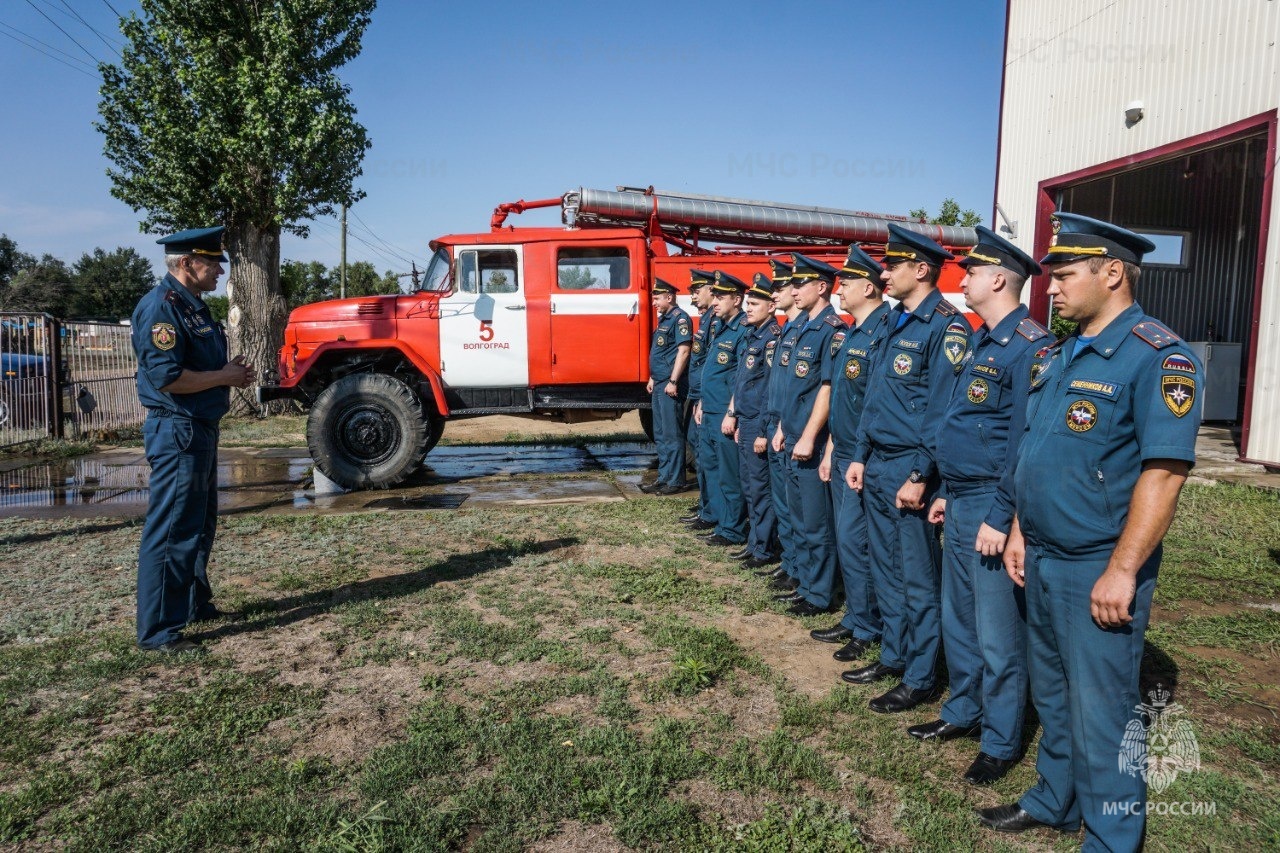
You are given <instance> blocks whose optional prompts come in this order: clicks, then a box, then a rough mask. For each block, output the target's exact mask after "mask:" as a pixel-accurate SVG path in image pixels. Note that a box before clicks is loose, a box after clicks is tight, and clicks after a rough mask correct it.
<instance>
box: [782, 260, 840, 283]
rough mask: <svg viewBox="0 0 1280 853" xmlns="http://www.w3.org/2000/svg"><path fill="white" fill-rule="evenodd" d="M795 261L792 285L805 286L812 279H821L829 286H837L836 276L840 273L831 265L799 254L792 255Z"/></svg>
mask: <svg viewBox="0 0 1280 853" xmlns="http://www.w3.org/2000/svg"><path fill="white" fill-rule="evenodd" d="M791 257H792V258H794V259H795V270H794V271H793V272H792V273H791V283H792V284H793V285H795V284H804V283H805V282H807V281H809V280H810V279H815V278H820V279H822V280H823V281H825V282H826V283H827V284H835V283H836V276H837V275H839V274H840V271H839V270H837V269H836V268H835V267H833V266H831V264H824V263H823V262H822V261H819V260H815V259H813V258H810V257H806V256H805V255H802V254H800V253H799V252H793V253H792V255H791Z"/></svg>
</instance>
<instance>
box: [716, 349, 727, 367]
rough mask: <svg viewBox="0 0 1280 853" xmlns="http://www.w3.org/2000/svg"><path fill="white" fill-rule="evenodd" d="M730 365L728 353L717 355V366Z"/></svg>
mask: <svg viewBox="0 0 1280 853" xmlns="http://www.w3.org/2000/svg"><path fill="white" fill-rule="evenodd" d="M728 363H729V353H727V352H718V353H716V364H728Z"/></svg>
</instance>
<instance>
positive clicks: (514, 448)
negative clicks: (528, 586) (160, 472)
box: [0, 426, 1280, 518]
mask: <svg viewBox="0 0 1280 853" xmlns="http://www.w3.org/2000/svg"><path fill="white" fill-rule="evenodd" d="M1237 453H1238V451H1237V450H1236V445H1235V443H1234V441H1233V438H1232V434H1231V432H1230V430H1229V429H1227V428H1224V427H1214V426H1207V427H1205V428H1203V429H1202V430H1201V432H1200V438H1199V442H1198V444H1197V454H1198V456H1199V464H1198V465H1197V466H1196V468H1195V470H1194V471H1193V474H1192V479H1193V480H1194V481H1199V482H1205V483H1213V482H1231V483H1242V484H1246V485H1252V486H1257V487H1261V488H1271V489H1280V473H1271V472H1268V471H1267V470H1266V469H1265V468H1263V467H1262V466H1261V465H1249V464H1244V463H1240V462H1237V461H1236V457H1237ZM653 459H654V449H653V445H652V444H647V443H640V442H601V443H594V444H586V445H584V446H573V445H554V444H529V445H522V444H500V445H477V446H444V447H437V448H436V449H434V450H433V451H431V453H430V455H428V456H427V460H426V465H425V466H424V467H423V469H422V471H420V472H419V473H417V474H415V475H414V476H413V477H412V478H410V479H409V480H408V481H406V482H405V483H404V484H402V485H401V486H400V487H398V488H395V489H389V490H381V491H364V492H353V493H349V494H333V495H326V494H317V493H316V490H315V486H314V483H313V480H312V476H311V468H312V465H311V458H310V456H309V455H308V454H307V451H306V449H305V448H223V449H222V450H221V451H220V454H219V464H218V484H219V492H220V494H219V502H220V507H219V512H220V514H224V515H228V514H236V513H245V512H259V513H267V514H291V513H316V512H320V513H352V512H378V511H389V510H391V511H394V510H421V509H457V508H458V507H461V506H471V505H474V504H484V503H490V504H495V503H496V504H509V505H520V504H554V503H564V504H574V503H596V502H602V501H623V500H628V499H631V498H635V497H640V496H641V495H642V493H641V492H640V491H639V489H638V486H639V484H640V483H641V482H642V477H643V479H644V480H647V479H650V477H649V476H648V475H646V473H645V469H646V468H647V467H648V465H649V464H650V462H652V461H653ZM149 476H150V467H149V466H148V465H147V460H146V457H145V456H144V455H143V452H142V449H141V448H118V449H114V450H107V451H104V452H100V453H94V454H92V455H89V456H83V457H79V458H76V459H67V460H55V461H49V460H31V459H26V460H24V459H7V460H3V461H0V515H6V516H26V517H45V518H54V517H64V516H73V517H112V518H120V517H131V516H141V515H143V514H144V513H145V512H146V504H147V479H148V477H149ZM674 499H675V500H683V499H685V498H684V497H681V496H677V497H676V498H674Z"/></svg>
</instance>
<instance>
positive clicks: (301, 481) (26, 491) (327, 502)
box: [0, 442, 654, 518]
mask: <svg viewBox="0 0 1280 853" xmlns="http://www.w3.org/2000/svg"><path fill="white" fill-rule="evenodd" d="M653 458H654V451H653V445H652V444H644V443H637V442H611V443H599V444H587V445H585V446H582V447H577V446H563V445H484V446H472V447H460V446H446V447H437V448H436V449H434V450H432V451H431V454H430V455H429V456H428V457H427V460H426V464H425V465H424V466H423V469H422V470H421V471H420V472H418V473H416V474H415V475H414V476H413V477H411V478H410V479H409V480H407V481H406V482H405V483H403V484H402V485H401V486H399V487H398V488H395V489H389V490H379V491H364V492H352V493H349V494H317V493H316V490H315V485H314V482H313V479H312V475H311V469H312V464H311V457H310V456H309V455H308V453H307V451H306V449H305V448H222V449H221V450H220V451H219V456H218V490H219V496H218V497H219V514H221V515H229V514H236V513H244V512H258V513H266V514H290V513H315V512H322V513H330V512H331V513H351V512H365V511H370V512H372V511H387V510H401V509H456V508H458V507H460V506H463V505H466V504H476V503H501V504H515V505H519V504H553V503H566V504H573V503H595V502H601V501H622V500H627V499H629V498H633V497H637V496H641V495H642V492H640V491H639V489H638V486H639V484H640V482H641V477H642V474H643V473H644V470H645V469H646V468H647V467H648V465H649V463H650V462H651V461H652V460H653ZM150 473H151V469H150V466H148V465H147V460H146V457H145V456H144V455H143V452H142V449H141V448H120V449H115V450H108V451H104V452H100V453H95V454H92V455H89V456H83V457H78V458H75V459H66V460H54V461H49V460H31V459H26V460H23V459H10V460H5V461H4V462H3V463H0V515H8V516H24V517H32V518H40V517H44V518H51V517H65V516H72V517H112V518H120V517H132V516H141V515H143V514H144V513H145V512H146V505H147V480H148V478H149V476H150Z"/></svg>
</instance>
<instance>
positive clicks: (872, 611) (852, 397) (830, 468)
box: [809, 244, 889, 663]
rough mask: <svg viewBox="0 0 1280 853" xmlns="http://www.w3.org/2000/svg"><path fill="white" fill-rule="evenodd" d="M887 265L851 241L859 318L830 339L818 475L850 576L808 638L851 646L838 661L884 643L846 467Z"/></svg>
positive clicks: (846, 269) (847, 272)
mask: <svg viewBox="0 0 1280 853" xmlns="http://www.w3.org/2000/svg"><path fill="white" fill-rule="evenodd" d="M883 271H884V268H883V267H881V266H880V263H879V262H878V261H876V260H875V259H874V258H872V257H871V256H870V255H868V254H867V253H866V252H865V251H863V249H862V247H861V246H858V245H856V244H855V245H853V246H850V247H849V255H848V257H847V258H846V259H845V262H844V266H843V267H841V269H840V309H841V311H842V312H843V313H845V314H848V315H849V316H850V317H852V318H853V321H854V326H853V328H852V329H850V330H849V331H848V332H847V333H841V332H837V333H836V335H835V337H833V338H832V339H831V346H832V348H833V349H834V350H835V357H834V358H832V359H831V362H830V366H829V370H830V381H831V418H830V423H831V437H830V438H829V439H828V440H827V449H826V456H825V458H824V459H823V461H822V466H821V467H820V468H819V474H821V475H822V478H823V479H824V480H827V482H828V484H829V485H830V488H831V505H832V512H833V514H834V516H835V530H836V550H837V556H838V562H839V564H840V575H841V577H842V579H843V580H844V601H845V607H844V617H843V618H842V619H841V620H840V621H839V622H838V623H836V625H834V626H833V627H831V628H828V629H826V630H822V629H818V630H815V631H811V632H810V633H809V636H811V637H813V638H814V639H815V640H821V641H822V642H825V643H838V642H843V643H844V644H845V645H844V646H843V647H841V648H840V649H838V650H837V651H836V652H835V654H833V655H832V657H834V658H835V659H836V660H838V661H841V662H845V663H847V662H849V661H853V660H857V659H858V658H860V657H862V655H863V654H864V653H865V652H866V651H867V649H868V648H870V646H871V645H872V644H874V643H878V642H879V641H880V632H881V624H880V608H879V606H878V605H877V604H876V594H875V588H874V584H873V583H872V579H871V564H870V560H869V558H868V555H867V520H866V515H865V514H864V511H863V508H862V495H861V493H859V492H855V491H854V490H853V489H851V488H849V484H848V483H847V482H845V472H846V471H848V470H849V464H850V463H851V462H852V461H853V455H854V451H855V449H856V448H857V445H858V423H859V421H861V420H862V410H863V407H864V406H865V405H866V400H867V386H868V384H869V383H870V381H871V361H872V358H873V357H874V356H875V355H876V353H878V352H879V350H880V349H881V346H882V345H883V343H884V339H885V336H886V335H888V334H889V326H888V322H889V305H888V303H886V302H885V301H884V295H883V293H884V282H882V281H881V280H880V273H882V272H883Z"/></svg>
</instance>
